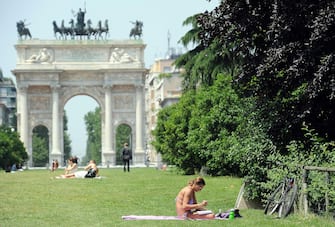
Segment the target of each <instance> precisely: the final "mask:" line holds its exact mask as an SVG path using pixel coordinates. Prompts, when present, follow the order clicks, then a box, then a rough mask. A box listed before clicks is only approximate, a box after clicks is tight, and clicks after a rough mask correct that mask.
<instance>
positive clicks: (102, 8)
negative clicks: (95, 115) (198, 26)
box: [0, 0, 220, 157]
mask: <svg viewBox="0 0 335 227" xmlns="http://www.w3.org/2000/svg"><path fill="white" fill-rule="evenodd" d="M219 2H220V1H219V0H212V1H211V2H208V1H207V0H86V1H85V0H0V29H1V33H0V68H1V69H2V71H3V74H4V76H6V77H11V78H13V79H14V80H15V78H14V76H13V75H12V73H11V70H13V69H14V68H15V64H16V52H15V48H14V45H15V44H16V43H17V31H16V22H18V21H19V20H26V23H27V24H29V26H28V28H29V30H30V32H31V34H32V36H33V38H37V39H54V33H53V27H52V21H54V20H55V21H56V22H57V23H58V24H60V23H61V20H63V19H64V20H65V21H69V20H70V19H72V18H73V14H72V10H74V11H75V12H77V11H78V9H79V8H82V9H83V8H84V7H85V5H86V11H87V12H86V15H85V21H86V20H87V19H91V20H92V22H93V25H94V26H96V24H97V22H98V21H99V20H105V19H108V21H109V29H110V37H109V39H116V40H119V39H128V37H129V31H130V29H131V28H132V26H133V25H132V24H131V23H130V21H134V20H140V21H143V25H144V26H143V36H142V39H143V42H144V43H145V44H146V45H147V47H146V49H145V51H144V58H145V65H146V67H147V68H149V67H150V66H151V65H152V64H153V62H154V60H155V59H157V58H162V57H164V56H165V54H166V52H167V48H168V41H167V36H168V35H167V34H168V31H169V32H170V35H171V39H170V46H171V47H174V48H176V49H177V50H179V51H183V52H185V51H186V50H185V49H184V48H182V46H181V45H179V44H178V43H177V42H178V40H179V39H180V38H181V37H182V36H183V35H184V34H185V33H186V32H187V31H188V30H189V29H190V27H183V26H182V23H183V21H184V20H185V19H186V18H187V17H189V16H192V15H194V14H196V13H200V12H204V11H205V10H212V9H213V8H214V7H215V6H217V5H218V4H219ZM96 106H97V103H96V102H95V100H93V99H91V98H89V97H86V96H76V97H74V98H72V99H71V100H69V102H68V103H67V104H66V105H65V110H66V111H67V115H68V118H69V122H68V123H69V125H68V126H69V133H70V137H71V140H72V150H73V154H75V155H78V156H80V157H81V156H83V155H84V154H85V149H86V133H85V132H86V129H85V125H84V120H83V116H84V115H85V114H86V113H87V112H88V111H91V110H94V108H95V107H96Z"/></svg>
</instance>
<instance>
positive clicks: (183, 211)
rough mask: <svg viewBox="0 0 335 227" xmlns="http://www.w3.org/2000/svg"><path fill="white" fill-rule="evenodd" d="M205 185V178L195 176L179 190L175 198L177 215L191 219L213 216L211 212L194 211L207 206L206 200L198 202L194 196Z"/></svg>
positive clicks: (210, 217)
mask: <svg viewBox="0 0 335 227" xmlns="http://www.w3.org/2000/svg"><path fill="white" fill-rule="evenodd" d="M205 185H206V183H205V180H204V179H203V178H202V177H197V178H195V179H194V180H192V181H190V182H189V184H188V185H187V186H186V187H184V188H183V189H181V190H180V192H179V193H178V196H177V198H176V211H177V215H178V217H180V218H192V219H213V218H214V217H215V215H214V214H213V213H210V214H198V213H197V212H196V211H200V210H206V208H205V207H206V206H207V201H206V200H204V201H202V202H201V203H198V202H197V199H196V197H195V193H196V192H198V191H201V190H202V189H203V188H204V187H205Z"/></svg>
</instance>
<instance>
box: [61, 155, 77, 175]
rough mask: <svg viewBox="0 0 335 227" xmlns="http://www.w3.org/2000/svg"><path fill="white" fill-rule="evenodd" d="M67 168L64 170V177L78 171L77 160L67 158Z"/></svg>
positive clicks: (75, 158)
mask: <svg viewBox="0 0 335 227" xmlns="http://www.w3.org/2000/svg"><path fill="white" fill-rule="evenodd" d="M67 162H68V166H67V167H66V168H65V172H64V175H66V174H72V173H74V172H76V171H77V170H78V158H77V157H71V158H69V160H68V161H67Z"/></svg>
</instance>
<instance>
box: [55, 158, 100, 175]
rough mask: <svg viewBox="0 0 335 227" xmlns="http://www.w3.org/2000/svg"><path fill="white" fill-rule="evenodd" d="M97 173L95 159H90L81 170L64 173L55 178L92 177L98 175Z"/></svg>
mask: <svg viewBox="0 0 335 227" xmlns="http://www.w3.org/2000/svg"><path fill="white" fill-rule="evenodd" d="M98 173H99V169H98V167H97V165H96V163H95V160H90V162H89V163H88V165H87V166H85V167H84V170H83V171H76V172H74V173H70V174H64V175H61V176H59V177H56V178H57V179H60V178H94V177H97V176H98Z"/></svg>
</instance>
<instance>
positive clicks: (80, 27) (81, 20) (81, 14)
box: [74, 8, 86, 33]
mask: <svg viewBox="0 0 335 227" xmlns="http://www.w3.org/2000/svg"><path fill="white" fill-rule="evenodd" d="M85 13H86V9H85V10H84V11H81V8H79V11H78V12H77V13H76V14H74V16H75V17H76V18H77V23H76V29H77V31H78V33H83V32H84V28H85Z"/></svg>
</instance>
